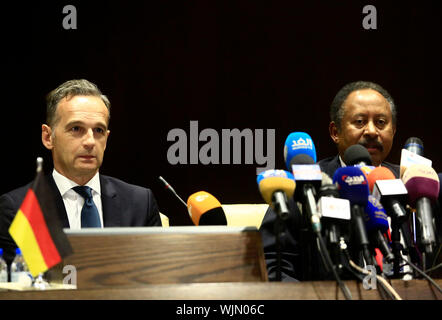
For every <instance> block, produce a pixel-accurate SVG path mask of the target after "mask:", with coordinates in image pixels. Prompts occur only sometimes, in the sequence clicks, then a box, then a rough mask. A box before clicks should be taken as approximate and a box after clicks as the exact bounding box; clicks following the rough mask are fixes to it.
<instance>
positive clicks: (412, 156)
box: [400, 137, 432, 177]
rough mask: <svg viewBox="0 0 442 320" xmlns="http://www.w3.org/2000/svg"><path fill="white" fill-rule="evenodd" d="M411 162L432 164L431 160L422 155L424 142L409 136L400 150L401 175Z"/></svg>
mask: <svg viewBox="0 0 442 320" xmlns="http://www.w3.org/2000/svg"><path fill="white" fill-rule="evenodd" d="M413 164H424V165H427V166H429V167H431V166H432V161H431V160H430V159H427V158H425V157H424V144H423V143H422V140H421V139H419V138H416V137H412V138H409V139H408V140H407V141H406V142H405V146H404V148H403V149H402V150H401V162H400V174H401V177H402V176H403V175H404V172H405V170H406V169H407V168H408V167H409V166H411V165H413Z"/></svg>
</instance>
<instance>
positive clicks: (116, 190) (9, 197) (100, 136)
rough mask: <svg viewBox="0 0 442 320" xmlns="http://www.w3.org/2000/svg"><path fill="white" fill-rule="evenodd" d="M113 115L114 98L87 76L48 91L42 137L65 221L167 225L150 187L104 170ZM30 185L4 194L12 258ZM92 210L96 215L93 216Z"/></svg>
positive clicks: (0, 206)
mask: <svg viewBox="0 0 442 320" xmlns="http://www.w3.org/2000/svg"><path fill="white" fill-rule="evenodd" d="M109 119H110V103H109V100H108V98H107V97H106V96H105V95H103V94H102V93H101V91H100V90H99V89H98V88H97V86H96V85H94V84H93V83H91V82H89V81H87V80H71V81H67V82H65V83H63V84H62V85H60V86H59V87H58V88H56V89H55V90H53V91H51V92H50V93H49V94H48V96H47V123H46V124H43V125H42V142H43V145H44V146H45V147H46V148H47V149H48V150H50V151H51V153H52V159H53V164H54V170H53V171H52V173H51V174H50V175H48V176H46V177H45V179H46V180H47V182H48V185H49V186H50V187H51V189H52V191H53V194H54V198H55V202H56V207H57V208H58V214H59V218H60V221H61V223H62V225H63V227H64V228H71V229H80V228H85V227H124V226H161V219H160V215H159V210H158V206H157V203H156V200H155V197H154V195H153V193H152V191H151V190H150V189H146V188H143V187H139V186H135V185H131V184H128V183H126V182H123V181H121V180H119V179H116V178H112V177H109V176H105V175H102V174H100V173H99V168H100V166H101V164H102V162H103V156H104V151H105V149H106V145H107V139H108V137H109V134H110V131H109V130H108V127H109ZM30 185H31V183H29V184H28V185H26V186H24V187H21V188H18V189H16V190H13V191H10V192H8V193H6V194H4V195H2V196H1V197H0V248H1V247H2V248H3V249H4V256H5V260H6V261H7V262H8V263H10V262H11V260H12V259H13V257H14V250H15V247H16V246H15V243H14V241H13V239H12V238H11V237H10V235H9V231H8V229H9V226H10V224H11V222H12V220H13V219H14V217H15V214H16V213H17V210H18V209H19V207H20V205H21V203H22V201H23V199H24V197H25V194H26V192H27V190H28V188H29V187H30ZM86 203H88V206H86ZM86 207H88V210H86V211H85V208H86ZM91 208H92V209H91ZM86 213H88V215H93V218H92V220H91V219H90V216H88V217H86Z"/></svg>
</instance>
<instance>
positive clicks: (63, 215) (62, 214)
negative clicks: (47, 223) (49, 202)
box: [46, 174, 69, 228]
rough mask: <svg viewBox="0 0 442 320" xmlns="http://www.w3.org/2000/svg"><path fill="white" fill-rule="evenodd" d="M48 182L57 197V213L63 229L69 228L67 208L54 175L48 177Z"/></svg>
mask: <svg viewBox="0 0 442 320" xmlns="http://www.w3.org/2000/svg"><path fill="white" fill-rule="evenodd" d="M46 180H47V182H48V185H49V187H50V188H51V189H52V191H53V194H54V195H55V197H54V199H55V207H56V208H57V213H58V217H59V219H60V222H61V225H62V226H63V228H69V219H68V214H67V212H66V208H65V206H64V202H63V198H62V197H61V194H60V190H58V187H57V185H56V184H55V181H54V178H53V177H52V174H50V175H47V176H46Z"/></svg>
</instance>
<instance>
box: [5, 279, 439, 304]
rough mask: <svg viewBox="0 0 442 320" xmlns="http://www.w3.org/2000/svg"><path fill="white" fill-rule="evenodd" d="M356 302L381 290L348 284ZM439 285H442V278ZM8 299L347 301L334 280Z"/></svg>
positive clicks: (431, 295) (422, 289) (433, 293)
mask: <svg viewBox="0 0 442 320" xmlns="http://www.w3.org/2000/svg"><path fill="white" fill-rule="evenodd" d="M344 282H345V283H346V285H347V287H348V288H349V290H350V292H351V294H352V298H353V299H354V300H380V299H382V297H381V295H380V293H379V291H378V290H365V289H364V288H363V286H362V284H361V283H360V282H357V281H351V280H347V281H344ZM436 282H437V283H438V284H439V286H442V279H437V280H436ZM391 284H392V286H393V287H394V289H395V290H396V291H397V293H398V294H399V295H400V296H401V298H402V299H404V300H435V299H437V300H441V299H442V294H441V293H440V292H438V291H437V290H435V289H433V288H432V286H430V284H429V283H428V281H426V280H410V281H402V280H392V281H391ZM4 299H14V300H15V299H48V300H59V299H60V300H74V299H84V300H94V299H106V300H112V299H116V300H126V299H127V300H151V299H152V300H337V299H338V300H343V299H344V297H343V295H342V292H341V291H340V290H339V289H338V288H337V285H336V282H333V281H312V282H299V283H280V282H278V283H275V282H247V283H192V284H156V285H148V286H142V287H135V288H129V287H123V288H96V289H78V290H57V291H27V292H12V291H10V292H1V291H0V300H4Z"/></svg>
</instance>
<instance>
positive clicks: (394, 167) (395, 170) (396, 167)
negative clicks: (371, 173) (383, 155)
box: [382, 161, 401, 179]
mask: <svg viewBox="0 0 442 320" xmlns="http://www.w3.org/2000/svg"><path fill="white" fill-rule="evenodd" d="M382 166H383V167H386V168H388V169H390V170H391V171H392V172H393V173H394V175H395V176H396V179H399V178H400V173H401V167H400V166H399V165H397V164H394V163H390V162H386V161H384V162H382Z"/></svg>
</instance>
